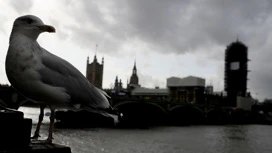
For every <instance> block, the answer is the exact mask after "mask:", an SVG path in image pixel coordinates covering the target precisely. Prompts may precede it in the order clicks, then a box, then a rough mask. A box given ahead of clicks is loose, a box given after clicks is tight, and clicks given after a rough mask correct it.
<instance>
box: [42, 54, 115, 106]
mask: <svg viewBox="0 0 272 153" xmlns="http://www.w3.org/2000/svg"><path fill="white" fill-rule="evenodd" d="M44 53H45V54H43V56H42V57H41V61H42V64H43V65H44V67H43V68H41V69H40V70H39V73H40V75H41V81H42V82H43V83H45V84H48V85H51V86H55V87H62V88H64V89H65V92H66V93H67V94H68V95H70V101H69V103H70V104H71V105H73V104H81V105H84V106H85V107H94V108H102V109H106V108H109V107H110V105H109V102H108V100H107V99H106V97H105V96H104V94H103V93H101V92H100V91H99V90H97V89H96V87H95V86H93V85H92V84H91V83H90V82H89V81H88V80H87V79H86V78H85V77H84V76H83V75H82V73H81V72H80V71H79V70H77V69H76V68H75V67H74V66H73V65H71V64H70V63H69V62H67V61H65V60H63V59H61V58H59V57H57V56H55V55H53V54H51V53H49V52H48V51H46V50H44Z"/></svg>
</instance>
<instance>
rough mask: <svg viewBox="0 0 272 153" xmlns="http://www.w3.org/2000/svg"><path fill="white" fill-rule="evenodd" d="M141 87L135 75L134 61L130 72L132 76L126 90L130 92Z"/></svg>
mask: <svg viewBox="0 0 272 153" xmlns="http://www.w3.org/2000/svg"><path fill="white" fill-rule="evenodd" d="M140 86H141V85H140V84H139V78H138V75H137V68H136V61H135V62H134V67H133V70H132V75H131V77H130V81H129V83H128V84H127V89H128V90H132V89H134V88H137V87H140Z"/></svg>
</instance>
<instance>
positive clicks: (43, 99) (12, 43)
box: [5, 15, 122, 143]
mask: <svg viewBox="0 0 272 153" xmlns="http://www.w3.org/2000/svg"><path fill="white" fill-rule="evenodd" d="M43 32H49V33H54V32H56V30H55V28H54V27H53V26H50V25H46V24H44V23H43V21H42V20H41V19H40V18H38V17H36V16H34V15H25V16H21V17H18V18H17V19H16V20H15V21H14V23H13V28H12V31H11V35H10V39H9V48H8V52H7V56H6V62H5V68H6V74H7V77H8V80H9V82H10V83H11V85H12V86H13V87H14V88H15V89H16V90H17V92H19V93H20V94H22V95H23V96H24V97H26V98H27V99H29V100H31V101H33V102H35V103H38V104H39V105H40V115H39V121H38V124H37V127H36V130H35V133H34V136H33V137H32V138H33V139H34V140H38V137H39V131H40V126H41V123H42V120H43V117H44V109H45V107H46V106H48V107H49V108H50V111H51V114H50V117H49V118H50V126H49V132H48V138H47V139H46V140H44V141H45V143H52V139H53V125H54V120H55V110H56V109H58V108H68V109H72V110H87V111H91V112H95V113H100V114H102V115H104V116H107V117H112V118H113V120H114V123H118V121H119V119H120V117H121V115H122V114H121V113H119V112H117V111H116V110H114V109H113V108H112V107H111V105H110V104H109V101H108V99H107V96H108V95H107V94H106V92H104V91H103V90H101V89H99V88H96V87H95V86H94V85H92V84H91V83H90V82H89V81H88V80H87V79H86V77H85V76H84V75H83V74H82V73H81V72H80V71H79V70H77V69H76V68H75V67H74V66H73V65H72V64H70V63H69V62H67V61H66V60H64V59H62V58H60V57H58V56H56V55H54V54H52V53H50V52H48V51H47V50H45V49H44V48H42V47H41V46H40V45H39V43H38V42H37V38H38V36H39V35H40V34H41V33H43Z"/></svg>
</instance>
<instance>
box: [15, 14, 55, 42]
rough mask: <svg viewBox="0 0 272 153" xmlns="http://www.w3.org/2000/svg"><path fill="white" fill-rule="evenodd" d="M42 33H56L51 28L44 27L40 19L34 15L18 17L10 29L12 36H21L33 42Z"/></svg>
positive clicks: (48, 26)
mask: <svg viewBox="0 0 272 153" xmlns="http://www.w3.org/2000/svg"><path fill="white" fill-rule="evenodd" d="M43 32H56V30H55V28H54V27H53V26H50V25H45V24H44V23H43V22H42V20H41V19H40V18H38V17H36V16H34V15H25V16H21V17H18V18H17V19H16V20H15V21H14V24H13V29H12V34H13V33H14V34H23V35H24V36H27V37H29V38H31V39H34V40H36V39H37V38H38V36H39V35H40V34H41V33H43Z"/></svg>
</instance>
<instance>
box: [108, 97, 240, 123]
mask: <svg viewBox="0 0 272 153" xmlns="http://www.w3.org/2000/svg"><path fill="white" fill-rule="evenodd" d="M111 104H112V106H113V108H114V109H117V110H119V111H120V112H122V113H123V116H124V117H123V118H122V122H123V123H124V124H126V125H132V126H135V125H161V124H167V125H169V124H171V125H191V124H207V123H208V124H209V123H213V124H225V123H227V122H233V118H235V120H239V119H240V117H237V115H238V116H239V114H237V113H240V112H239V111H237V110H235V109H233V108H231V107H215V106H214V105H207V104H189V103H182V102H170V101H163V100H157V101H155V100H153V101H151V100H144V99H133V98H130V99H128V98H127V99H126V98H123V99H122V98H118V99H115V98H113V99H112V100H111Z"/></svg>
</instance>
